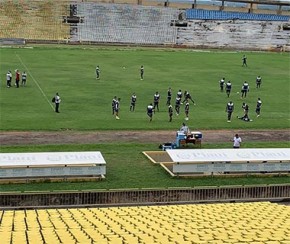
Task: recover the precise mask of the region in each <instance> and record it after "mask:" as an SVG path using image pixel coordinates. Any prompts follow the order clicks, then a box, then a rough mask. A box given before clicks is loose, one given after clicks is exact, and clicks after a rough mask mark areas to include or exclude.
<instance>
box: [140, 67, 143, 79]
mask: <svg viewBox="0 0 290 244" xmlns="http://www.w3.org/2000/svg"><path fill="white" fill-rule="evenodd" d="M140 78H141V80H143V78H144V66H143V65H141V67H140Z"/></svg>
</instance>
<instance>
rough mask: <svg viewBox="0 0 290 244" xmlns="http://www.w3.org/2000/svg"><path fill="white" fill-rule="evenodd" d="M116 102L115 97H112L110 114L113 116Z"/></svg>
mask: <svg viewBox="0 0 290 244" xmlns="http://www.w3.org/2000/svg"><path fill="white" fill-rule="evenodd" d="M116 102H117V97H116V96H114V98H113V100H112V114H113V115H114V114H115V108H116Z"/></svg>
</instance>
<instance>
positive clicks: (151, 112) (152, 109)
mask: <svg viewBox="0 0 290 244" xmlns="http://www.w3.org/2000/svg"><path fill="white" fill-rule="evenodd" d="M153 112H154V108H153V105H152V103H150V104H149V105H148V106H147V115H148V116H149V118H150V120H149V121H150V122H151V121H152V117H153Z"/></svg>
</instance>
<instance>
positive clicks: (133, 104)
mask: <svg viewBox="0 0 290 244" xmlns="http://www.w3.org/2000/svg"><path fill="white" fill-rule="evenodd" d="M136 101H137V96H136V94H135V93H133V94H132V96H131V105H130V111H135V105H136Z"/></svg>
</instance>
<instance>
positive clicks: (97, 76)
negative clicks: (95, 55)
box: [96, 65, 101, 79]
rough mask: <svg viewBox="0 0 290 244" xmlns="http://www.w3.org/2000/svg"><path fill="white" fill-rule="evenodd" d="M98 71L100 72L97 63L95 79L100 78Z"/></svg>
mask: <svg viewBox="0 0 290 244" xmlns="http://www.w3.org/2000/svg"><path fill="white" fill-rule="evenodd" d="M100 73H101V71H100V67H99V65H97V67H96V79H100Z"/></svg>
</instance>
